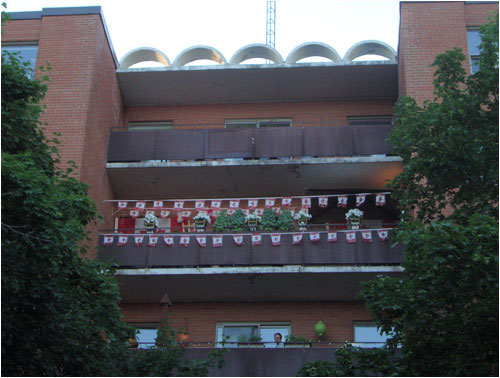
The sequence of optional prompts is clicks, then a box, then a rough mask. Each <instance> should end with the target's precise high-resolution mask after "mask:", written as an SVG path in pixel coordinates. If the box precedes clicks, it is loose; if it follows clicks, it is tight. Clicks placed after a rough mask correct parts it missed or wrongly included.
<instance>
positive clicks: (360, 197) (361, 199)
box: [356, 194, 366, 206]
mask: <svg viewBox="0 0 500 378" xmlns="http://www.w3.org/2000/svg"><path fill="white" fill-rule="evenodd" d="M365 200H366V196H365V195H364V194H358V195H357V196H356V206H361V205H363V204H364V203H365Z"/></svg>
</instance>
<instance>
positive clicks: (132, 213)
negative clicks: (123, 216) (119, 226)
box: [130, 210, 139, 218]
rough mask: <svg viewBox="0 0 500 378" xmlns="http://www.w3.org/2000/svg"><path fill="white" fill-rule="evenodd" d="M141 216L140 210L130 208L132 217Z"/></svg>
mask: <svg viewBox="0 0 500 378" xmlns="http://www.w3.org/2000/svg"><path fill="white" fill-rule="evenodd" d="M138 216H139V210H130V217H132V218H137V217H138Z"/></svg>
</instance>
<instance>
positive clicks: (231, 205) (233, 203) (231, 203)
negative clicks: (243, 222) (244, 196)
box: [229, 200, 240, 210]
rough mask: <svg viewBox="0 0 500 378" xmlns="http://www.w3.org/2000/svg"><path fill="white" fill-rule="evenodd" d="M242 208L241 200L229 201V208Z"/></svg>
mask: <svg viewBox="0 0 500 378" xmlns="http://www.w3.org/2000/svg"><path fill="white" fill-rule="evenodd" d="M239 207H240V200H231V201H229V208H230V209H234V210H236V209H237V208H239Z"/></svg>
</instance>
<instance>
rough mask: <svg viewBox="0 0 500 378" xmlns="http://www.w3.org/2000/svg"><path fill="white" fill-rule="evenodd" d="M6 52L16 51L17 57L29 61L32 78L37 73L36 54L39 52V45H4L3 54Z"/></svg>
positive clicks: (30, 76)
mask: <svg viewBox="0 0 500 378" xmlns="http://www.w3.org/2000/svg"><path fill="white" fill-rule="evenodd" d="M4 52H9V53H16V57H17V58H18V59H19V60H21V61H22V62H28V63H29V66H28V67H29V68H30V73H29V75H28V76H29V78H30V79H32V78H33V75H34V73H35V66H36V56H37V53H38V45H36V44H16V45H9V44H7V45H2V54H3V53H4Z"/></svg>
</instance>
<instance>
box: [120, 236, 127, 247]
mask: <svg viewBox="0 0 500 378" xmlns="http://www.w3.org/2000/svg"><path fill="white" fill-rule="evenodd" d="M127 241H128V236H127V235H120V236H118V245H120V246H121V245H125V244H127Z"/></svg>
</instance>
